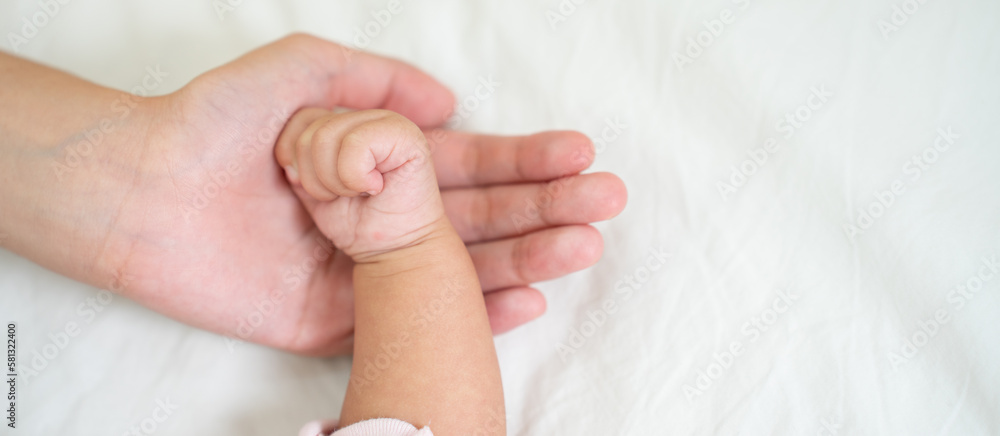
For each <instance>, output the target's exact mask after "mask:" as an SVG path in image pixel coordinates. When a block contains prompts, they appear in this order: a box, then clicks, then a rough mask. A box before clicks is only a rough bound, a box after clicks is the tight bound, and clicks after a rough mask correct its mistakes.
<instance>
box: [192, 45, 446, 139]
mask: <svg viewBox="0 0 1000 436" xmlns="http://www.w3.org/2000/svg"><path fill="white" fill-rule="evenodd" d="M199 79H200V82H201V83H203V84H204V85H205V86H212V87H224V88H225V89H234V90H236V91H240V90H244V89H255V90H256V89H261V88H263V89H267V90H268V91H269V94H270V95H271V96H272V98H273V99H274V102H273V105H274V106H272V107H273V109H274V110H276V111H279V112H281V111H283V112H284V113H287V114H291V113H293V112H295V111H296V110H298V109H299V108H302V107H323V108H328V109H332V108H334V107H338V106H341V107H348V108H354V109H378V108H380V109H388V110H391V111H394V112H397V113H399V114H401V115H403V116H405V117H407V118H409V119H410V120H412V121H413V122H414V123H416V124H417V125H419V126H421V127H434V126H439V125H441V124H443V123H444V122H445V121H446V120H447V119H448V116H449V115H451V112H452V110H453V108H454V104H455V97H454V96H453V95H452V93H451V91H449V90H448V89H447V88H445V87H444V85H442V84H440V83H438V82H437V81H436V80H434V79H433V78H432V77H431V76H429V75H427V74H426V73H424V72H422V71H420V70H418V69H417V68H415V67H413V66H411V65H409V64H406V63H404V62H401V61H398V60H395V59H390V58H386V57H382V56H377V55H374V54H370V53H365V52H361V51H356V50H353V49H350V48H348V47H345V46H342V45H340V44H336V43H333V42H330V41H326V40H323V39H320V38H317V37H314V36H311V35H306V34H293V35H290V36H287V37H285V38H282V39H280V40H278V41H275V42H273V43H271V44H268V45H266V46H264V47H261V48H259V49H257V50H254V51H252V52H250V53H247V54H246V55H244V56H242V57H241V58H239V59H237V60H236V61H234V62H231V63H229V64H226V65H224V66H222V67H220V68H218V69H215V70H213V71H211V72H209V73H206V74H205V75H204V76H203V77H200V78H199ZM197 81H198V80H196V82H197Z"/></svg>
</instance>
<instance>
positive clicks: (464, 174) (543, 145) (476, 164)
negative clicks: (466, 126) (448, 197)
mask: <svg viewBox="0 0 1000 436" xmlns="http://www.w3.org/2000/svg"><path fill="white" fill-rule="evenodd" d="M424 135H425V136H426V137H427V141H428V143H429V144H430V146H431V153H432V156H433V159H434V171H435V172H436V173H437V176H438V184H439V185H440V186H441V187H442V188H451V187H468V186H481V185H491V184H499V183H519V182H535V181H543V180H552V179H555V178H559V177H563V176H568V175H571V174H577V173H579V172H580V171H583V170H585V169H586V168H587V167H589V166H590V164H591V163H592V162H593V160H594V144H593V143H592V142H591V141H590V138H588V137H586V136H585V135H583V134H582V133H579V132H571V131H558V132H542V133H537V134H534V135H529V136H490V135H477V134H472V133H464V132H456V131H448V130H442V129H435V130H431V131H425V132H424Z"/></svg>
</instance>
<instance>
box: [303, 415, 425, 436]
mask: <svg viewBox="0 0 1000 436" xmlns="http://www.w3.org/2000/svg"><path fill="white" fill-rule="evenodd" d="M299 436H434V433H431V429H430V427H424V428H422V429H419V430H418V429H417V428H416V427H414V426H413V424H410V423H408V422H405V421H400V420H398V419H392V418H375V419H369V420H367V421H361V422H358V423H355V424H352V425H349V426H347V427H344V428H341V429H338V428H337V421H313V422H310V423H308V424H306V425H305V426H304V427H302V430H299Z"/></svg>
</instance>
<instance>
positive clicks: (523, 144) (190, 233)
mask: <svg viewBox="0 0 1000 436" xmlns="http://www.w3.org/2000/svg"><path fill="white" fill-rule="evenodd" d="M75 86H78V87H79V86H82V85H79V84H77V85H75ZM0 93H2V92H0ZM102 95H104V94H102ZM102 98H105V97H102ZM453 106H454V98H453V96H452V95H451V93H450V92H449V91H448V90H447V89H445V88H444V87H443V86H442V85H440V84H439V83H437V82H436V81H434V80H433V79H432V78H430V77H429V76H427V75H425V74H424V73H422V72H420V71H418V70H416V69H415V68H413V67H411V66H409V65H406V64H404V63H401V62H398V61H395V60H391V59H386V58H382V57H378V56H374V55H370V54H365V53H357V52H351V51H349V50H346V49H344V48H343V47H341V46H338V45H336V44H333V43H330V42H326V41H323V40H320V39H317V38H314V37H310V36H306V35H293V36H289V37H286V38H284V39H281V40H279V41H277V42H274V43H272V44H270V45H267V46H264V47H262V48H260V49H257V50H255V51H253V52H250V53H248V54H247V55H245V56H243V57H241V58H239V59H237V60H235V61H233V62H231V63H229V64H227V65H224V66H222V67H219V68H217V69H215V70H212V71H209V72H207V73H205V74H203V75H201V76H199V77H198V78H196V79H195V80H193V81H192V82H191V83H189V84H188V85H187V86H185V87H184V88H182V89H181V90H179V91H177V92H175V93H173V94H169V95H166V96H162V97H155V98H146V99H140V100H138V101H136V102H129V103H127V104H126V107H128V108H130V109H129V110H128V113H127V116H125V115H122V114H121V113H118V112H119V109H120V108H118V109H116V108H115V106H114V105H111V106H110V107H108V106H107V105H104V106H103V107H104V108H103V112H104V113H103V116H105V118H107V117H111V119H112V120H113V128H111V129H109V130H110V131H108V132H106V135H105V137H104V138H103V139H102V141H100V144H99V146H98V147H94V151H93V156H92V157H90V158H89V159H86V160H85V162H84V164H82V165H79V166H78V167H74V168H72V171H63V173H62V174H57V175H58V177H57V178H58V179H60V181H59V182H54V181H52V180H54V179H55V178H53V177H52V173H51V172H49V171H45V172H46V174H44V177H48V178H47V179H46V180H49V181H52V182H50V183H51V184H54V185H55V186H54V187H53V186H50V187H48V189H41V188H31V187H29V186H28V185H27V182H13V181H12V185H11V187H10V188H9V189H11V190H16V189H18V188H19V187H20V189H21V191H20V192H19V193H12V192H5V193H0V195H4V194H5V196H3V197H0V199H2V201H3V202H2V203H0V204H11V203H14V204H18V203H25V204H31V205H32V207H33V209H30V208H29V209H28V210H27V211H26V212H24V213H18V212H13V213H11V214H10V215H11V217H10V219H9V220H7V217H5V220H7V221H8V222H7V224H6V225H5V226H4V228H0V230H9V231H10V232H11V233H12V234H14V235H19V234H21V231H22V230H25V229H31V228H33V227H32V226H33V225H34V226H43V227H44V228H43V229H38V228H35V230H36V231H37V232H38V233H43V234H41V235H34V236H31V237H28V238H18V237H16V236H15V237H14V238H13V240H12V241H10V242H8V243H7V244H6V245H7V246H9V247H11V248H12V249H13V250H14V251H17V252H19V253H21V254H23V255H25V256H26V257H29V258H31V259H33V260H35V261H36V262H38V263H40V264H42V265H44V266H47V267H49V268H51V269H53V270H55V271H57V272H60V273H63V274H66V275H69V276H71V277H74V278H77V279H80V280H83V281H85V282H88V283H91V284H94V285H96V286H101V287H109V286H110V287H112V288H113V289H114V290H117V291H120V292H122V293H123V294H124V295H126V296H128V297H130V298H132V299H134V300H136V301H139V302H140V303H142V304H144V305H146V306H148V307H150V308H152V309H154V310H156V311H159V312H162V313H164V314H166V315H168V316H171V317H173V318H176V319H178V320H181V321H183V322H186V323H188V324H191V325H194V326H197V327H201V328H204V329H207V330H210V331H213V332H218V333H221V334H224V335H227V336H231V337H236V338H242V339H247V340H250V341H253V342H257V343H261V344H265V345H269V346H274V347H278V348H283V349H287V350H291V351H294V352H299V353H303V354H316V355H327V354H337V353H344V352H349V351H350V349H351V337H352V332H353V324H354V321H353V306H352V302H353V300H352V298H353V297H352V295H353V291H352V288H351V271H352V267H353V264H352V262H351V260H350V259H349V258H348V257H347V256H345V255H343V254H342V253H340V252H337V251H335V250H333V249H332V248H331V246H330V244H329V242H328V241H326V240H325V238H323V237H322V236H321V234H320V233H319V232H318V231H317V229H316V226H315V224H314V223H313V221H312V220H311V218H310V216H309V215H308V213H307V212H306V210H305V209H304V208H303V206H302V204H301V203H300V202H299V200H298V199H297V198H296V196H295V195H294V194H293V192H292V191H291V189H290V188H289V185H288V183H287V182H286V180H285V178H284V176H283V174H282V172H281V169H280V168H279V167H278V165H277V164H276V163H275V159H274V157H273V147H274V144H275V141H276V139H277V137H278V135H279V133H280V132H281V129H282V128H283V127H284V125H285V122H286V121H287V120H288V119H289V117H290V116H291V115H292V114H293V113H294V112H295V111H297V110H298V109H300V108H304V107H325V108H334V107H346V108H356V109H369V108H382V109H388V110H392V111H395V112H398V113H400V114H402V115H404V116H406V117H407V118H409V119H411V120H412V121H413V122H415V123H416V124H417V125H418V126H420V127H421V128H423V129H425V133H426V135H427V137H428V138H429V140H430V141H431V143H432V147H433V155H432V156H433V160H434V163H435V170H436V172H437V175H438V178H439V184H440V186H441V188H442V201H443V202H444V205H445V209H446V213H447V215H448V217H449V218H450V219H451V221H452V223H453V224H454V226H455V228H456V229H457V230H458V232H459V234H460V235H461V237H462V238H463V240H464V241H465V242H466V244H467V246H468V249H469V252H470V254H471V255H472V258H473V261H474V263H475V266H476V269H477V271H478V274H479V277H480V281H481V283H482V286H483V290H484V292H486V294H485V297H486V305H487V310H488V312H489V315H490V322H491V326H492V328H493V330H494V332H495V333H500V332H504V331H507V330H510V329H512V328H514V327H516V326H518V325H521V324H523V323H525V322H527V321H529V320H531V319H534V318H535V317H537V316H539V315H540V314H541V313H542V312H543V311H544V310H545V302H544V298H543V297H542V295H541V294H540V293H539V292H538V291H537V290H535V289H533V288H531V287H529V284H530V283H533V282H537V281H542V280H548V279H553V278H556V277H560V276H562V275H565V274H568V273H570V272H573V271H577V270H580V269H583V268H586V267H588V266H590V265H591V264H593V263H594V262H596V261H597V259H598V258H599V257H600V253H601V250H602V240H601V237H600V234H599V233H598V232H597V231H596V230H595V229H593V228H592V227H590V226H588V225H586V224H587V223H589V222H593V221H599V220H604V219H608V218H611V217H613V216H614V215H616V214H618V213H619V212H620V211H621V210H622V209H623V207H624V204H625V197H626V194H625V189H624V185H623V183H622V182H621V180H620V179H618V178H617V177H615V176H613V175H610V174H589V175H578V173H579V172H580V171H582V170H584V169H585V168H586V167H587V166H589V164H590V162H591V159H592V157H593V151H592V144H591V143H590V141H589V140H588V139H587V138H586V137H585V136H583V135H580V134H578V133H573V132H547V133H541V134H537V135H532V136H527V137H493V136H483V135H473V134H467V133H460V132H453V131H446V130H440V129H436V128H437V127H439V126H440V125H441V124H442V123H443V122H444V121H445V120H446V119H447V117H448V115H450V113H451V110H452V108H453ZM95 107H97V108H100V107H102V106H101V105H95ZM121 112H124V110H121ZM101 116H102V113H101V111H98V114H97V116H96V117H94V118H91V119H88V121H80V120H78V119H75V118H74V121H73V122H70V123H66V124H67V125H70V126H76V127H74V129H75V130H76V132H77V134H76V135H75V136H74V135H67V136H66V137H65V138H57V140H56V141H54V142H57V143H58V144H59V146H58V147H56V148H55V153H56V156H52V157H53V158H54V159H55V160H56V161H58V160H59V158H58V155H59V153H61V152H62V151H63V150H65V148H66V147H72V146H73V145H74V144H76V142H74V141H76V140H77V139H82V138H81V137H82V136H83V133H84V132H88V131H92V129H94V128H97V127H101V126H100V121H99V119H101ZM14 122H16V120H15V121H11V123H14ZM0 127H6V130H13V131H15V133H16V129H17V127H16V126H11V125H10V123H9V124H8V125H6V126H0ZM101 128H103V127H101ZM59 139H61V141H60V140H59ZM41 142H44V141H41ZM0 154H3V153H0ZM15 154H16V153H15ZM21 154H23V153H21ZM32 159H35V158H32ZM40 162H41V161H37V162H36V161H30V162H28V163H27V164H25V165H23V166H21V168H25V169H22V170H16V169H15V168H13V164H12V165H11V168H9V169H10V170H11V171H12V172H11V173H10V174H11V175H12V176H14V177H16V176H17V173H18V172H21V173H26V172H31V171H32V170H31V169H32V168H43V167H44V168H49V167H50V166H49V165H44V164H42V163H40ZM53 168H54V171H55V172H56V173H59V169H58V168H57V167H53ZM64 170H65V168H64ZM14 177H12V179H13V178H14ZM30 177H35V178H40V177H43V176H42V175H37V174H34V172H31V174H29V179H30ZM18 183H20V186H18ZM43 186H44V185H43ZM32 189H35V190H36V191H37V190H41V192H38V193H37V194H38V195H37V196H35V197H36V198H32V195H31V192H32ZM38 198H41V199H38ZM38 216H45V217H46V220H43V221H44V222H41V223H39V222H32V217H38ZM60 237H63V239H62V240H58V238H60ZM53 239H56V240H53Z"/></svg>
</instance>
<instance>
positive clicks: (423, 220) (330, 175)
mask: <svg viewBox="0 0 1000 436" xmlns="http://www.w3.org/2000/svg"><path fill="white" fill-rule="evenodd" d="M275 156H276V158H277V160H278V164H279V165H281V167H282V168H284V169H285V175H286V177H287V178H288V181H289V183H291V185H292V188H293V190H295V192H296V194H298V196H299V198H300V199H302V201H303V202H306V204H307V207H308V208H309V209H310V210H312V215H313V220H314V221H315V222H316V225H317V226H319V229H320V231H322V232H323V234H324V235H326V236H327V237H328V238H330V239H331V240H332V241H333V243H334V245H336V246H337V248H339V249H341V250H342V251H344V253H346V254H347V255H349V256H351V258H352V259H354V260H355V261H357V262H364V261H366V260H369V259H371V258H372V257H373V256H375V255H378V254H380V253H385V252H388V251H393V250H396V249H399V248H403V247H407V246H410V245H413V244H416V243H418V242H420V241H421V240H423V239H425V238H428V237H430V236H432V235H433V234H435V232H438V231H441V230H442V229H447V228H450V223H449V222H448V220H447V218H446V217H445V215H444V208H443V207H442V204H441V194H440V192H439V190H438V186H437V179H436V178H435V175H434V166H433V163H432V161H431V159H430V151H429V149H428V146H427V140H426V139H425V138H424V135H423V132H421V131H420V128H419V127H417V126H416V125H415V124H413V123H412V122H410V120H408V119H406V118H405V117H403V116H402V115H399V114H397V113H395V112H391V111H386V110H364V111H357V112H346V113H334V112H331V111H328V110H323V109H303V110H301V111H299V112H297V113H296V114H295V115H293V116H292V118H291V119H290V120H289V122H288V124H287V125H286V127H285V130H284V131H283V132H282V133H281V136H280V137H279V139H278V143H277V146H276V147H275Z"/></svg>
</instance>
